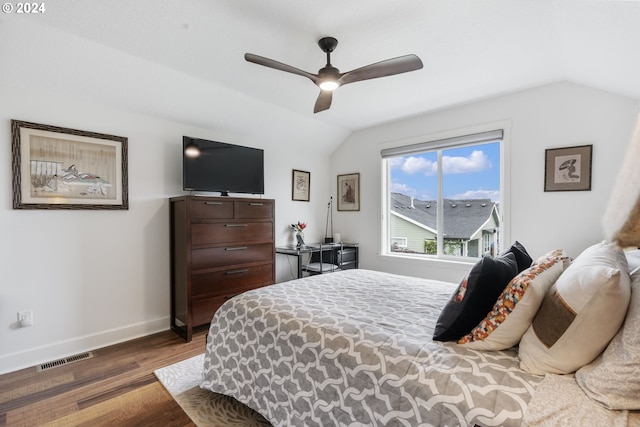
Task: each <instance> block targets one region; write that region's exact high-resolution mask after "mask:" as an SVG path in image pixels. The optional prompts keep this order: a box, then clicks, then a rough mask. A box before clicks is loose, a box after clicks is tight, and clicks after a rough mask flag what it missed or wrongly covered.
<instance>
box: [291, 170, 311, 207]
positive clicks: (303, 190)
mask: <svg viewBox="0 0 640 427" xmlns="http://www.w3.org/2000/svg"><path fill="white" fill-rule="evenodd" d="M310 186H311V173H310V172H305V171H299V170H295V169H294V170H293V173H292V175H291V200H298V201H300V202H308V201H309V190H310Z"/></svg>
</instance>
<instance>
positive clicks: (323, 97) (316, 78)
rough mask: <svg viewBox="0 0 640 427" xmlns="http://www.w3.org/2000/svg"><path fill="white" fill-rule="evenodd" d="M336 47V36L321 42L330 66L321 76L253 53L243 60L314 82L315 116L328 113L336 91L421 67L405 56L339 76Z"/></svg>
mask: <svg viewBox="0 0 640 427" xmlns="http://www.w3.org/2000/svg"><path fill="white" fill-rule="evenodd" d="M337 45H338V40H337V39H335V38H334V37H323V38H321V39H320V40H319V41H318V46H320V49H322V51H323V52H325V53H326V54H327V65H325V66H324V67H323V68H321V69H320V70H318V74H312V73H308V72H306V71H303V70H300V69H298V68H295V67H292V66H290V65H287V64H283V63H282V62H278V61H275V60H273V59H269V58H265V57H263V56H259V55H254V54H252V53H245V54H244V59H245V60H247V61H248V62H253V63H254V64H258V65H262V66H265V67H269V68H273V69H275V70H280V71H285V72H287V73H292V74H296V75H299V76H303V77H306V78H308V79H309V80H311V81H312V82H313V83H314V84H315V85H317V86H318V87H319V88H320V95H318V99H317V100H316V104H315V106H314V109H313V112H314V113H318V112H320V111H324V110H328V109H329V108H330V107H331V101H332V98H333V91H334V90H335V89H337V88H338V87H340V86H343V85H346V84H348V83H355V82H360V81H363V80H370V79H376V78H378V77H386V76H393V75H395V74H401V73H406V72H409V71H415V70H419V69H421V68H422V61H421V60H420V58H418V57H417V56H416V55H404V56H399V57H397V58H392V59H387V60H384V61H380V62H376V63H374V64H370V65H365V66H364V67H361V68H358V69H355V70H352V71H348V72H346V73H340V70H338V69H337V68H335V67H334V66H333V65H331V52H333V50H334V49H335V48H336V46H337Z"/></svg>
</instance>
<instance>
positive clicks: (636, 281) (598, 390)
mask: <svg viewBox="0 0 640 427" xmlns="http://www.w3.org/2000/svg"><path fill="white" fill-rule="evenodd" d="M631 279H632V280H631V301H630V303H629V310H628V311H627V317H626V318H625V321H624V324H623V325H622V328H621V329H620V331H619V332H618V333H617V335H616V336H615V337H614V338H613V340H612V341H611V343H610V344H609V346H608V347H607V348H606V349H605V351H604V353H602V355H601V356H600V357H599V358H597V359H596V360H595V361H593V363H590V364H588V365H587V366H584V367H582V368H580V369H579V370H578V372H576V381H577V382H578V385H580V387H581V388H582V390H584V392H585V393H586V394H587V396H589V397H590V398H592V399H594V400H596V401H598V402H600V403H601V404H602V405H604V406H605V407H607V408H609V409H618V410H619V409H629V410H638V409H640V271H638V272H637V273H635V274H632V275H631Z"/></svg>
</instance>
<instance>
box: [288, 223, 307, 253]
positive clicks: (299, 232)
mask: <svg viewBox="0 0 640 427" xmlns="http://www.w3.org/2000/svg"><path fill="white" fill-rule="evenodd" d="M305 228H307V223H306V222H300V221H298V222H297V223H295V224H291V229H292V230H293V231H294V232H295V238H296V246H298V247H300V246H304V233H303V230H304V229H305Z"/></svg>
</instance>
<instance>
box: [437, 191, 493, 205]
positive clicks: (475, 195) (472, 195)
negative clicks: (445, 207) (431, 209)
mask: <svg viewBox="0 0 640 427" xmlns="http://www.w3.org/2000/svg"><path fill="white" fill-rule="evenodd" d="M447 199H458V200H462V199H491V201H492V202H500V192H499V191H497V190H469V191H465V192H464V193H460V194H454V195H452V196H447Z"/></svg>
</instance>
